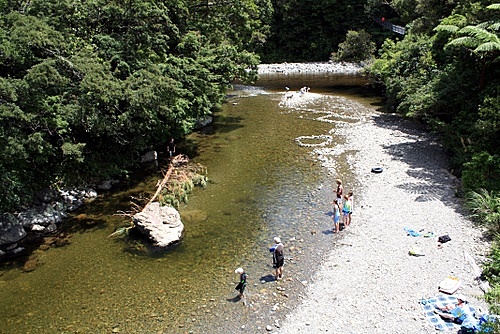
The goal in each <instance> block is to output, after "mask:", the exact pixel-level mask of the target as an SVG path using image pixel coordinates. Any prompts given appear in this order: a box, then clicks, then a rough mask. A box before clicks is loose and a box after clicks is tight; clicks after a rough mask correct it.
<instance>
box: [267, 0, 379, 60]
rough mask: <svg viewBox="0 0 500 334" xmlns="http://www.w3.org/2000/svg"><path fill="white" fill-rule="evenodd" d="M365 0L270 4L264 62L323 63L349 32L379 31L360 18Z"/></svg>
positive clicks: (326, 0) (318, 0)
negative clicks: (270, 13)
mask: <svg viewBox="0 0 500 334" xmlns="http://www.w3.org/2000/svg"><path fill="white" fill-rule="evenodd" d="M365 2H366V1H365V0H363V1H361V0H354V1H353V0H350V1H346V0H340V1H330V0H317V1H303V0H302V1H299V0H288V1H282V0H279V1H273V9H274V10H273V16H272V24H271V28H270V36H269V38H268V39H267V42H266V44H265V46H264V48H263V52H262V54H261V56H262V59H263V60H264V61H265V62H275V61H318V60H322V61H326V60H328V59H329V57H330V55H331V53H332V51H336V50H337V47H338V44H339V43H340V42H342V40H343V38H344V36H345V35H346V33H347V31H349V30H354V31H355V30H361V29H365V30H366V31H368V32H371V30H379V28H378V27H376V26H375V24H374V22H373V21H372V18H371V17H369V16H367V15H364V7H365Z"/></svg>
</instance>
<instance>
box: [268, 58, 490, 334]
mask: <svg viewBox="0 0 500 334" xmlns="http://www.w3.org/2000/svg"><path fill="white" fill-rule="evenodd" d="M318 66H319V67H316V65H315V64H284V65H283V66H281V67H280V66H279V65H278V64H271V65H261V68H262V69H263V70H262V72H264V73H266V72H267V71H271V70H272V71H275V72H287V71H292V70H296V71H297V70H298V71H306V70H307V71H313V70H315V69H316V68H318V69H319V68H320V67H321V66H323V67H324V68H330V66H333V67H334V68H337V67H339V66H346V68H350V69H353V70H354V69H355V68H357V65H355V64H350V65H339V64H327V63H323V64H322V65H318ZM359 70H360V69H359V68H358V69H357V71H359ZM262 72H261V73H262ZM369 110H370V114H368V115H364V116H363V117H361V118H360V119H359V120H358V121H357V122H346V123H344V124H343V125H342V126H338V127H337V128H336V130H335V131H336V132H335V134H336V135H340V136H342V137H344V138H345V143H343V144H340V145H337V146H336V147H335V149H317V150H315V152H314V154H316V155H317V157H318V159H319V160H320V161H323V164H324V166H325V167H326V168H329V169H330V172H331V173H332V183H333V182H334V179H335V178H336V177H340V178H342V176H341V175H335V173H336V172H335V167H334V166H333V167H332V166H329V164H328V161H330V160H329V158H328V156H329V155H332V156H333V155H335V156H338V154H339V152H348V154H347V159H348V161H349V164H350V166H351V168H352V170H353V171H354V174H355V177H356V179H357V180H356V184H357V185H358V186H357V187H356V193H355V207H354V214H353V223H352V225H350V226H349V227H348V228H347V229H346V230H344V231H342V232H341V233H340V234H339V235H335V236H334V238H335V239H336V240H335V241H334V245H333V247H332V251H331V252H330V253H329V254H328V255H327V256H326V257H325V258H324V259H323V261H322V263H321V265H320V268H319V269H318V271H317V272H316V274H315V275H314V276H313V277H312V278H311V280H310V284H308V286H307V288H306V289H305V293H304V295H303V296H302V300H301V301H300V303H299V304H298V306H297V307H295V308H294V309H293V310H292V311H290V312H289V313H288V314H287V315H286V317H285V318H284V319H283V322H282V324H281V325H280V326H279V328H276V327H274V326H273V328H268V331H270V332H274V333H281V334H293V333H435V332H437V331H436V330H435V328H434V326H433V325H431V324H430V323H429V322H428V321H427V319H426V318H425V317H424V314H423V312H422V307H421V305H420V303H419V302H420V300H422V299H423V298H425V299H426V298H430V297H433V296H436V295H438V294H439V292H438V286H439V283H440V282H441V281H442V280H443V279H445V278H446V277H448V276H454V277H458V278H459V279H460V281H461V282H462V285H461V288H460V289H459V290H458V292H457V293H461V294H464V295H466V296H467V297H468V299H469V302H470V303H471V304H473V305H474V306H479V307H481V308H482V309H483V310H487V305H486V303H485V302H484V300H483V299H482V296H483V291H482V290H481V289H480V283H481V282H479V281H478V280H477V279H476V278H477V266H476V264H478V265H480V264H481V263H482V262H484V261H485V259H486V254H487V252H488V249H489V244H488V243H487V242H485V241H484V240H483V239H482V231H481V230H480V229H479V228H478V227H477V226H474V225H473V223H472V222H471V221H470V220H469V219H468V218H467V213H466V212H465V211H464V210H463V204H462V202H461V201H462V200H461V199H460V198H458V197H457V196H456V191H457V189H458V187H459V180H457V178H455V177H454V176H453V175H452V174H451V173H450V172H449V171H448V169H447V167H448V165H447V156H446V154H445V152H444V149H443V148H442V146H441V144H440V142H439V138H438V137H436V136H434V135H432V134H430V133H429V132H428V131H427V130H426V129H424V128H423V127H422V126H421V125H420V124H417V123H415V122H411V121H408V120H404V119H402V118H401V117H400V116H398V115H394V114H387V113H381V112H378V111H375V110H374V108H369ZM329 150H330V151H329ZM333 150H334V151H333ZM373 167H381V168H382V169H383V172H381V173H372V172H371V169H372V168H373ZM347 190H348V189H347ZM405 228H409V229H412V230H415V231H422V233H426V232H433V233H434V237H427V238H426V237H423V236H420V237H412V236H408V235H407V233H406V231H405ZM444 234H448V235H449V236H450V237H451V241H450V242H447V243H445V244H443V245H442V247H438V242H437V238H438V236H440V235H444ZM411 247H418V248H419V249H420V250H421V251H422V253H423V254H424V256H419V257H415V256H411V255H409V250H410V248H411ZM471 260H472V261H471ZM475 269H476V270H475Z"/></svg>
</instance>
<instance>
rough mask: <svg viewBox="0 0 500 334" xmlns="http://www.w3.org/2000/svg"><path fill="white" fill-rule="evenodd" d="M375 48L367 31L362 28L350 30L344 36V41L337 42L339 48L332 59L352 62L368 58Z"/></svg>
mask: <svg viewBox="0 0 500 334" xmlns="http://www.w3.org/2000/svg"><path fill="white" fill-rule="evenodd" d="M375 50H376V46H375V43H374V42H373V41H372V40H371V35H370V34H369V33H367V32H366V31H364V30H360V31H351V30H350V31H348V32H347V34H346V36H345V41H344V42H342V43H340V44H339V50H338V52H337V54H336V55H335V56H333V57H332V60H334V61H354V62H359V61H363V60H368V59H370V58H371V57H373V54H374V52H375Z"/></svg>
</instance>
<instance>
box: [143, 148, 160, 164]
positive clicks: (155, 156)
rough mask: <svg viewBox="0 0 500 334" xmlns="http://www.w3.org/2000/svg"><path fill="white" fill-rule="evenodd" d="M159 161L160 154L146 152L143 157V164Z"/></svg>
mask: <svg viewBox="0 0 500 334" xmlns="http://www.w3.org/2000/svg"><path fill="white" fill-rule="evenodd" d="M157 159H158V153H157V152H156V151H149V152H146V153H145V154H144V155H143V156H142V157H141V162H142V163H147V162H153V161H156V160H157Z"/></svg>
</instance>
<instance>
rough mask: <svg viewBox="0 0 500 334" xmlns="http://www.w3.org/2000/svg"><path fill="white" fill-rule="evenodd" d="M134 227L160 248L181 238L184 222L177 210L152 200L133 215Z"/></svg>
mask: <svg viewBox="0 0 500 334" xmlns="http://www.w3.org/2000/svg"><path fill="white" fill-rule="evenodd" d="M132 219H133V221H134V224H135V228H136V229H137V230H138V231H139V232H141V233H142V234H144V235H145V236H146V237H148V238H149V239H150V240H151V242H152V243H153V244H154V245H155V246H157V247H160V248H164V247H168V246H170V245H172V244H174V243H177V242H179V241H180V240H181V239H182V235H183V232H184V224H183V223H182V221H181V218H180V215H179V212H178V211H177V210H176V209H174V208H172V207H169V206H161V205H160V203H158V202H153V203H150V204H148V205H146V207H145V208H144V209H143V210H142V211H141V212H139V213H136V214H135V215H134V216H133V218H132Z"/></svg>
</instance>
